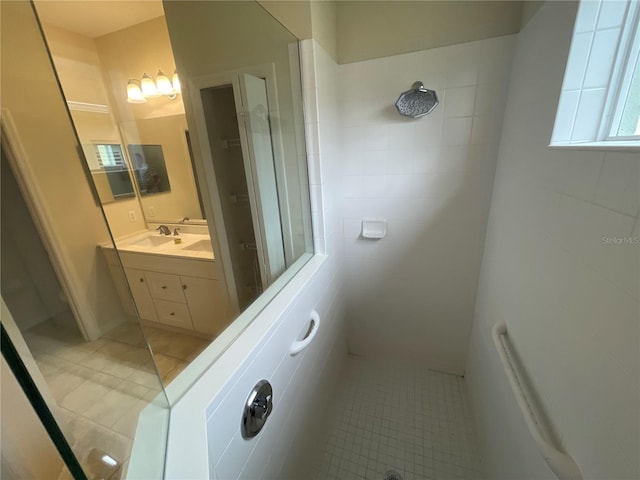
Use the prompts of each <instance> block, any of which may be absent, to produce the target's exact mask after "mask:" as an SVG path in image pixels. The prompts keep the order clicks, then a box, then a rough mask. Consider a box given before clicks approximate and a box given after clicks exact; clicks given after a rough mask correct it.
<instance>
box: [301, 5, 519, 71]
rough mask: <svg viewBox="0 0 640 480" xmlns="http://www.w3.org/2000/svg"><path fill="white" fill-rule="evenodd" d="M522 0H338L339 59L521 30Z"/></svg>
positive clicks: (394, 52)
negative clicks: (453, 0)
mask: <svg viewBox="0 0 640 480" xmlns="http://www.w3.org/2000/svg"><path fill="white" fill-rule="evenodd" d="M312 3H314V2H312ZM317 3H324V2H317ZM523 3H524V2H517V1H516V2H513V1H504V0H503V1H497V2H496V1H480V0H474V1H461V0H457V1H455V2H451V1H434V0H429V1H417V2H416V1H397V0H392V1H384V0H383V1H381V0H376V1H344V0H341V1H339V2H337V20H338V21H337V43H338V48H337V51H338V63H340V64H344V63H349V62H357V61H360V60H368V59H371V58H381V57H388V56H392V55H398V54H402V53H407V52H417V51H421V50H426V49H432V48H435V47H444V46H446V45H455V44H460V43H463V42H471V41H474V40H482V39H486V38H493V37H498V36H501V35H511V34H514V33H517V32H518V31H519V29H520V14H521V10H522V5H523ZM313 33H314V36H315V33H316V31H315V28H314V32H313Z"/></svg>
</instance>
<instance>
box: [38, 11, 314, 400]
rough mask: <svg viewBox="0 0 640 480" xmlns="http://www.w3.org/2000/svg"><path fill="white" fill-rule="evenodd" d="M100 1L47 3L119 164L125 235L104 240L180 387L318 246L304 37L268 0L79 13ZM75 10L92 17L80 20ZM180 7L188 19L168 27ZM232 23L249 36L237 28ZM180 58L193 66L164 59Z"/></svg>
mask: <svg viewBox="0 0 640 480" xmlns="http://www.w3.org/2000/svg"><path fill="white" fill-rule="evenodd" d="M93 3H94V2H82V1H81V2H57V1H46V2H36V7H37V9H38V11H39V14H40V16H41V21H42V24H43V30H44V33H45V36H46V38H47V40H48V44H49V48H50V52H51V55H52V58H53V62H54V65H55V68H56V71H57V74H58V76H59V79H60V83H61V86H62V89H63V92H64V94H65V97H66V100H67V104H68V105H69V109H70V111H71V115H72V118H73V121H74V124H75V128H76V130H77V133H78V136H79V138H80V139H81V142H82V144H83V145H85V147H84V151H85V157H86V161H87V162H88V165H89V167H90V170H92V171H93V170H95V171H98V170H100V172H104V173H101V175H102V176H103V177H106V181H105V180H104V179H99V175H97V174H94V175H93V176H92V177H93V181H94V185H95V187H96V190H97V191H99V192H101V193H100V194H99V196H100V199H101V203H102V207H103V210H104V212H105V215H106V218H107V220H108V223H109V227H110V230H111V232H112V234H113V236H114V238H115V246H116V249H114V247H113V245H111V244H108V243H106V244H103V245H100V247H101V248H100V252H101V255H102V257H103V259H104V261H105V262H106V264H107V265H108V266H109V270H110V272H111V277H112V281H113V286H114V287H115V289H116V290H117V291H118V293H119V295H120V297H121V300H122V305H123V308H124V310H125V311H126V312H127V313H128V315H129V316H130V318H131V319H132V321H133V320H136V318H139V319H140V320H141V322H142V324H143V326H144V327H145V333H146V336H147V338H148V341H149V344H150V346H151V349H152V351H153V353H154V358H155V360H156V363H157V364H158V369H159V371H160V375H161V377H162V379H163V381H164V382H165V385H169V384H170V383H171V385H170V386H171V387H173V386H174V384H173V383H172V382H173V380H174V379H176V377H178V376H179V375H180V374H181V372H183V370H185V369H186V368H187V366H188V365H189V363H190V362H191V361H192V360H193V359H194V358H196V357H197V356H198V355H199V354H200V353H201V352H202V351H203V350H204V349H205V348H207V347H208V346H209V344H210V343H211V342H212V341H213V340H217V341H216V342H214V345H212V348H209V349H208V351H209V352H212V353H210V354H209V356H207V360H206V361H207V362H211V361H214V360H215V357H216V355H218V354H219V353H220V352H222V351H224V348H226V346H227V345H228V342H229V341H232V340H233V339H234V338H236V337H237V335H238V334H239V333H240V332H241V331H242V329H243V328H244V327H246V325H248V323H249V322H250V321H251V319H252V316H253V315H255V313H256V312H258V311H260V309H261V308H263V307H264V306H265V305H266V303H267V302H268V301H269V300H270V299H271V298H273V295H274V294H275V293H276V287H274V288H269V287H271V286H272V285H274V284H276V283H278V282H277V281H278V280H279V279H283V280H282V281H280V282H279V285H280V284H284V283H283V282H286V279H287V278H290V276H291V275H293V273H294V272H293V271H292V270H291V268H290V267H292V266H293V265H301V264H302V263H303V262H304V259H306V258H307V257H310V253H311V252H312V245H311V238H312V236H311V222H310V207H309V190H308V180H307V171H306V152H305V147H304V128H303V114H302V101H301V86H300V67H299V52H298V41H297V39H296V38H295V37H294V36H293V35H292V34H291V33H290V32H288V31H287V30H286V29H285V28H284V27H283V26H282V25H281V24H280V23H279V22H277V21H276V20H274V19H273V18H272V17H271V16H270V15H269V14H268V13H267V12H266V11H265V10H264V9H263V8H262V7H261V6H260V5H259V4H257V3H256V2H165V3H164V4H161V3H160V2H159V1H158V2H156V1H155V0H152V1H149V2H143V3H144V4H145V8H147V7H146V6H147V5H148V4H157V5H159V10H160V11H162V6H163V5H164V8H166V9H167V15H168V17H167V19H165V17H164V16H162V15H161V16H158V15H155V16H152V17H148V18H147V19H145V20H143V21H138V22H137V23H133V22H132V21H131V20H130V19H129V17H128V16H127V15H126V13H125V12H127V9H126V8H123V9H117V10H115V9H112V10H113V11H110V12H111V13H109V15H112V16H113V17H114V22H113V24H114V25H115V24H118V25H119V28H118V29H116V30H113V31H103V30H102V27H103V26H104V25H103V24H102V23H100V22H96V23H95V24H91V22H90V21H89V18H91V16H90V15H88V14H86V15H85V14H82V15H80V14H79V12H83V11H84V13H87V11H86V9H88V8H90V7H87V5H89V4H93ZM132 3H133V2H132ZM83 9H85V10H83ZM76 14H77V15H78V18H82V19H83V21H82V22H76V23H74V22H71V21H67V20H68V19H71V18H74V16H75V15H76ZM169 14H171V15H169ZM171 16H173V18H174V19H176V20H177V19H181V20H180V21H177V22H176V23H174V24H172V25H170V26H169V28H168V25H167V23H166V21H167V20H170V17H171ZM117 17H119V18H117ZM116 19H117V21H116ZM225 25H234V29H235V30H236V31H235V34H237V35H239V36H240V37H242V38H245V39H247V41H246V42H229V41H228V39H226V41H225V38H224V36H223V35H224V32H225V31H227V30H226V29H225V28H224V26H225ZM192 27H193V28H192ZM99 31H101V33H100V34H99V35H96V34H94V33H93V32H99ZM169 34H171V42H170V39H169V38H170V35H169ZM256 35H259V37H256ZM251 39H253V40H251ZM202 45H213V46H214V47H212V48H211V49H202V48H201V46H202ZM222 46H224V48H222ZM172 47H173V48H175V49H176V52H178V55H177V57H176V58H175V59H174V57H173V49H172ZM174 65H178V72H179V75H180V77H181V78H180V80H178V79H177V76H178V73H176V74H175V76H174V77H175V79H173V80H171V81H170V80H169V79H168V77H167V76H164V75H160V73H159V74H158V75H156V76H154V75H152V73H153V72H156V71H158V69H161V70H162V71H164V72H173V71H174V70H175V69H176V67H174ZM182 77H183V78H182ZM141 79H142V80H143V81H142V82H141ZM178 82H180V83H181V84H182V85H183V90H181V89H180V88H177V87H178ZM138 83H140V89H139V90H138V89H137V85H138ZM154 89H156V90H157V91H154ZM160 90H162V91H163V92H165V93H164V94H160V93H159V91H160ZM183 93H184V95H185V97H184V98H183ZM116 169H118V170H116ZM116 174H117V175H119V176H118V177H117V176H116ZM127 177H128V180H127ZM118 182H120V183H118ZM128 182H129V183H130V184H131V185H132V187H133V194H131V193H125V190H126V188H125V185H126V184H127V183H128ZM103 190H104V192H103ZM301 259H302V260H301ZM120 262H121V264H122V267H124V268H120ZM277 288H279V287H277ZM130 298H133V304H131V302H130ZM249 307H252V308H251V313H250V314H248V315H246V316H242V317H240V321H237V322H234V320H236V319H237V318H238V316H239V315H240V314H241V313H242V312H244V311H246V310H248V309H249ZM227 329H228V331H227ZM125 330H126V329H124V328H123V329H122V332H121V333H122V335H123V336H126V331H125ZM225 331H226V334H225V335H224V336H221V334H222V333H223V332H225ZM225 342H227V343H225ZM201 364H202V362H201ZM186 373H187V372H185V374H186ZM200 373H201V372H198V371H191V373H190V374H189V375H188V376H187V377H183V381H181V382H176V383H177V384H179V385H180V387H176V390H172V389H169V393H170V396H171V395H173V396H174V398H175V397H177V396H179V395H180V391H179V388H185V387H188V386H189V384H190V383H192V382H193V381H195V379H196V378H197V376H198V375H199V374H200ZM171 392H175V394H172V393H171Z"/></svg>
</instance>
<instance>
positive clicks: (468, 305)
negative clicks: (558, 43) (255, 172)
mask: <svg viewBox="0 0 640 480" xmlns="http://www.w3.org/2000/svg"><path fill="white" fill-rule="evenodd" d="M514 42H515V37H514V36H505V37H499V38H493V39H489V40H482V41H477V42H471V43H465V44H459V45H454V46H449V47H443V48H436V49H431V50H427V51H421V52H416V53H409V54H405V55H396V56H392V57H385V58H380V59H375V60H369V61H364V62H358V63H351V64H346V65H341V66H340V67H339V100H340V120H341V127H342V128H341V134H342V135H341V148H342V163H341V165H342V169H341V173H342V196H343V199H344V208H343V218H342V220H343V237H344V256H345V257H346V258H345V270H346V284H345V288H346V290H345V292H344V293H345V297H346V301H347V321H348V337H349V349H350V352H352V353H355V354H359V355H365V356H368V357H377V356H389V357H394V358H405V359H406V358H412V359H416V360H418V361H420V362H422V364H423V365H425V366H426V367H429V368H433V369H437V370H442V371H446V372H451V373H457V374H462V373H463V371H464V361H465V357H466V351H467V341H468V337H469V332H470V329H471V322H472V317H473V308H474V302H475V295H476V286H477V277H478V272H479V268H480V261H481V256H482V248H483V242H484V234H485V225H486V220H487V214H488V208H489V201H490V198H491V189H492V185H493V175H494V168H495V162H496V158H497V152H498V142H499V139H500V132H501V127H502V116H503V111H504V103H505V99H506V89H507V84H508V77H509V73H510V64H511V56H512V50H513V45H514ZM415 81H422V82H423V83H424V85H425V86H426V87H427V88H429V89H433V90H435V91H436V92H437V95H438V97H439V100H440V105H438V107H437V108H436V109H435V110H434V111H433V112H432V113H431V114H429V115H427V116H426V117H423V118H420V119H410V118H407V117H402V116H400V115H399V114H398V112H397V111H396V110H395V107H394V102H395V101H396V99H397V98H398V95H399V94H400V93H401V92H403V91H405V90H408V89H409V88H410V87H411V85H412V84H413V83H414V82H415ZM363 217H384V218H386V219H387V221H388V235H387V237H386V238H383V239H381V240H367V239H363V238H361V237H360V228H361V221H362V218H363Z"/></svg>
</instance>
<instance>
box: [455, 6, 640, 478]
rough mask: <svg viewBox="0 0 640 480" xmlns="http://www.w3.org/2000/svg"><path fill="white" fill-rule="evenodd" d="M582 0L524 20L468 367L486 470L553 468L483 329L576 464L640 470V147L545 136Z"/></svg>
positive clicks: (539, 472)
mask: <svg viewBox="0 0 640 480" xmlns="http://www.w3.org/2000/svg"><path fill="white" fill-rule="evenodd" d="M576 7H577V2H546V3H545V4H544V5H543V6H542V8H541V9H540V10H539V11H538V13H537V14H536V15H535V16H534V17H533V18H532V20H531V21H530V22H529V23H528V24H527V26H526V27H525V28H524V29H523V30H522V31H521V32H520V34H519V37H518V45H517V48H516V52H515V56H514V62H513V73H512V77H511V84H510V91H509V99H508V102H507V107H506V110H505V122H504V131H503V135H502V143H501V148H500V156H499V159H498V168H497V172H496V180H495V187H494V193H493V199H492V205H491V215H490V218H489V223H488V227H487V239H486V246H485V252H484V256H483V261H482V262H483V263H482V272H481V275H480V282H479V288H478V301H477V305H476V318H475V320H474V327H473V333H472V338H471V346H470V353H469V358H468V361H467V367H468V368H467V373H466V380H467V386H468V389H469V391H470V393H471V396H472V399H473V407H474V409H475V418H476V423H477V427H478V432H479V436H480V444H481V445H482V446H484V452H483V453H484V455H483V457H484V459H485V464H486V468H487V474H488V477H489V478H492V479H512V478H519V479H532V480H533V479H540V478H553V473H552V472H551V471H549V469H548V468H547V467H546V465H545V464H544V461H543V460H542V457H541V456H540V455H539V452H538V449H537V448H536V445H535V443H534V442H533V440H532V439H531V436H530V435H529V432H528V431H527V428H526V426H525V424H524V420H523V418H522V415H521V413H520V411H519V409H518V406H517V404H516V401H515V399H514V397H513V394H512V392H511V391H510V389H509V385H508V383H507V379H506V377H505V374H504V371H503V369H502V365H501V364H500V361H499V359H498V355H497V352H496V350H495V347H494V345H493V342H492V340H491V328H492V326H493V325H494V324H495V323H497V322H501V321H502V322H505V323H506V324H507V328H508V335H509V339H510V342H511V346H512V347H513V349H514V350H515V351H516V352H517V354H518V358H519V360H520V361H521V364H522V366H523V369H524V372H525V373H526V375H527V377H528V380H529V381H530V383H531V384H532V385H533V387H534V389H535V391H536V393H537V394H538V397H539V404H540V405H541V407H542V408H543V410H544V412H545V413H546V416H547V417H548V418H549V420H550V422H551V425H552V426H553V429H554V430H555V432H556V434H557V436H558V437H559V438H560V439H561V442H562V446H563V447H564V449H565V450H566V451H567V452H569V453H570V454H571V455H572V456H573V457H574V458H575V460H576V462H577V463H578V465H579V466H580V469H581V470H582V473H583V476H584V478H608V479H613V478H616V479H623V478H624V479H630V478H640V462H639V461H638V451H640V433H639V432H640V385H639V379H640V370H639V368H640V342H639V339H640V331H639V328H640V322H639V321H638V319H639V318H640V304H639V301H640V284H639V282H640V279H639V277H638V273H639V272H640V245H639V243H640V230H639V228H640V226H639V224H640V219H639V213H640V153H639V152H638V151H637V150H636V151H635V152H616V151H614V150H611V149H609V150H607V149H590V150H585V149H578V148H575V147H558V148H549V147H548V144H549V139H550V137H551V130H552V127H553V120H554V117H555V112H556V108H557V105H558V97H559V94H560V90H561V85H562V78H563V73H564V69H565V63H566V61H567V53H568V51H569V42H570V39H571V33H572V30H573V28H572V27H573V20H574V18H575V15H576Z"/></svg>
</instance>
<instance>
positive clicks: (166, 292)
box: [144, 272, 185, 303]
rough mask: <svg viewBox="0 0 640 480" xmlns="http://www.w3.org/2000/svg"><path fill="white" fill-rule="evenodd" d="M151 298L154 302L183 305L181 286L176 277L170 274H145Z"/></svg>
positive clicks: (178, 278)
mask: <svg viewBox="0 0 640 480" xmlns="http://www.w3.org/2000/svg"><path fill="white" fill-rule="evenodd" d="M144 276H145V278H146V279H147V282H148V283H149V291H150V292H151V296H152V297H153V298H154V299H156V300H168V301H170V302H182V303H184V301H185V300H184V295H183V294H182V284H181V283H180V277H179V276H178V275H172V274H170V273H158V272H145V274H144Z"/></svg>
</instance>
